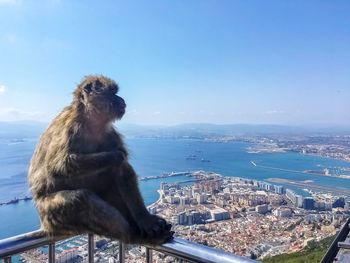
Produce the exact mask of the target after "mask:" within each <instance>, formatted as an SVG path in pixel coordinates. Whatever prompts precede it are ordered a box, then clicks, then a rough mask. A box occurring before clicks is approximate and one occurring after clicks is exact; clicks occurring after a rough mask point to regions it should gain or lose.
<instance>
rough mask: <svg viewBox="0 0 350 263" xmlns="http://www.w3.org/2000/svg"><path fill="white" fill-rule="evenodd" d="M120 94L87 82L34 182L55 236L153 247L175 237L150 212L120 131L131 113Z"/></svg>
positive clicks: (56, 127)
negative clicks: (83, 236)
mask: <svg viewBox="0 0 350 263" xmlns="http://www.w3.org/2000/svg"><path fill="white" fill-rule="evenodd" d="M118 89H119V88H118V85H117V84H116V83H115V82H114V81H113V80H111V79H109V78H106V77H104V76H88V77H85V78H84V79H83V81H82V82H81V83H80V84H79V85H78V87H77V89H76V90H75V92H74V99H73V102H72V103H71V105H70V106H68V107H66V108H65V109H63V111H62V112H61V113H60V114H59V115H58V116H57V117H56V118H55V119H54V120H53V122H52V123H51V124H50V126H49V127H48V128H47V130H46V131H45V132H44V134H43V135H42V136H41V138H40V141H39V143H38V145H37V148H36V150H35V152H34V154H33V157H32V160H31V164H30V168H29V176H28V179H29V184H30V187H31V191H32V193H33V198H34V201H35V203H36V206H37V208H38V211H39V215H40V220H41V224H42V228H43V229H44V231H46V232H47V234H48V235H71V234H80V233H85V232H91V233H96V234H100V235H104V236H108V237H112V238H118V239H121V240H123V241H124V242H128V243H150V244H160V243H163V242H165V241H166V240H168V239H169V238H171V236H172V232H170V227H171V225H169V224H167V223H166V222H165V221H164V220H163V219H161V218H159V217H157V216H154V215H151V214H149V213H148V211H147V209H146V207H145V205H144V202H143V199H142V197H141V194H140V191H139V188H138V183H137V176H136V173H135V172H134V170H133V168H132V166H131V165H130V164H129V163H128V161H127V158H128V152H127V149H126V147H125V145H124V143H123V139H122V137H121V135H120V134H119V133H118V132H117V131H116V130H115V129H114V128H113V126H112V122H113V121H115V120H116V119H120V118H122V116H123V115H124V112H125V107H126V104H125V102H124V100H123V99H122V98H121V97H119V96H117V95H116V93H117V92H118Z"/></svg>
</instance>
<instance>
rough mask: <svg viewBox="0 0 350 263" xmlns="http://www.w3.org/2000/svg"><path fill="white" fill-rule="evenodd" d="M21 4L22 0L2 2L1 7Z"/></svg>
mask: <svg viewBox="0 0 350 263" xmlns="http://www.w3.org/2000/svg"><path fill="white" fill-rule="evenodd" d="M21 2H22V1H21V0H0V5H1V4H3V5H19V4H21Z"/></svg>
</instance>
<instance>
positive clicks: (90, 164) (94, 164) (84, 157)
mask: <svg viewBox="0 0 350 263" xmlns="http://www.w3.org/2000/svg"><path fill="white" fill-rule="evenodd" d="M124 160H125V155H124V153H123V152H122V151H110V152H98V153H89V154H82V153H71V154H69V157H68V163H69V165H70V167H71V168H73V169H74V170H75V171H78V172H79V173H84V172H93V171H95V170H99V171H101V170H107V169H109V168H111V167H112V166H119V165H121V164H122V163H123V161H124Z"/></svg>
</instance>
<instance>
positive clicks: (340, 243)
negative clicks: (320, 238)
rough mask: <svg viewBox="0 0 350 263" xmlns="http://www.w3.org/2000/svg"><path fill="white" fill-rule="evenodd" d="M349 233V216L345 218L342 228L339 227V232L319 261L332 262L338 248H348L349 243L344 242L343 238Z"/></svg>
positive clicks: (349, 247)
mask: <svg viewBox="0 0 350 263" xmlns="http://www.w3.org/2000/svg"><path fill="white" fill-rule="evenodd" d="M349 233H350V218H348V220H346V222H345V223H344V225H343V226H342V228H341V229H340V231H339V233H338V234H337V236H336V237H335V239H334V240H333V242H332V244H331V245H330V247H329V248H328V250H327V253H326V254H325V255H324V256H323V258H322V260H321V263H331V262H333V261H334V260H335V259H336V257H337V254H338V252H339V250H340V249H341V248H343V249H350V243H347V242H344V241H345V239H346V238H347V237H348V235H349Z"/></svg>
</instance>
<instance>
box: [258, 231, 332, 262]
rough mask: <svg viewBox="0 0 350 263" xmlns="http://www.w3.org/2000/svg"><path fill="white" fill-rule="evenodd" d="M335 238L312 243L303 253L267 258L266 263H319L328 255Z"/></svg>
mask: <svg viewBox="0 0 350 263" xmlns="http://www.w3.org/2000/svg"><path fill="white" fill-rule="evenodd" d="M334 238H335V236H331V237H327V238H325V239H323V240H321V241H320V242H314V241H312V242H310V243H309V244H308V246H307V247H306V248H305V249H303V250H302V251H299V252H295V253H291V254H282V255H278V256H274V257H271V258H266V259H264V260H263V261H262V262H264V263H282V262H283V263H319V262H320V261H321V259H322V257H323V256H324V255H325V254H326V252H327V249H328V247H329V246H330V245H331V243H332V241H333V239H334Z"/></svg>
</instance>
